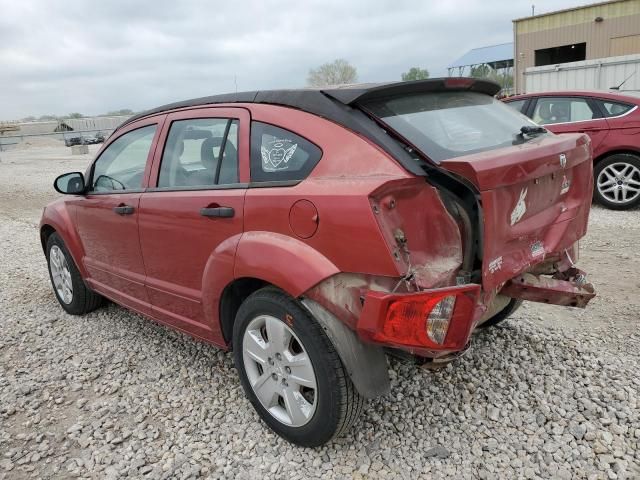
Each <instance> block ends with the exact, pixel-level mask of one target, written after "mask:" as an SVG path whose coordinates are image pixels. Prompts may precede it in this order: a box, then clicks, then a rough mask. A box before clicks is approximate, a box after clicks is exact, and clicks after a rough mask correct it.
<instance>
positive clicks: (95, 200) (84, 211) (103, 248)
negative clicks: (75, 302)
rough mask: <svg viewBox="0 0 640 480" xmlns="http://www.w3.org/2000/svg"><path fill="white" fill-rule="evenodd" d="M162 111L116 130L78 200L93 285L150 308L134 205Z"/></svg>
mask: <svg viewBox="0 0 640 480" xmlns="http://www.w3.org/2000/svg"><path fill="white" fill-rule="evenodd" d="M163 118H164V117H155V118H152V119H146V120H143V121H140V122H136V123H133V124H131V125H129V126H127V127H126V128H125V129H123V131H122V132H117V136H114V137H113V138H111V139H110V141H109V143H108V145H106V147H105V148H104V149H103V150H102V151H101V153H100V155H99V156H98V158H97V159H96V160H95V161H94V163H93V165H92V166H91V169H90V173H89V175H88V178H89V180H88V182H87V185H88V191H87V194H86V196H85V197H84V198H83V199H82V200H81V201H80V202H78V203H77V205H76V221H77V225H78V232H79V235H80V239H81V241H82V245H83V248H84V254H85V256H84V258H83V259H82V261H83V262H84V265H85V267H86V269H87V271H88V273H89V278H88V279H87V281H88V283H89V284H90V286H91V287H92V288H94V289H95V290H97V291H98V292H100V293H103V294H104V295H106V296H107V297H110V298H112V299H114V300H116V301H118V302H119V303H122V304H124V305H127V306H129V307H131V308H134V309H136V310H138V311H141V312H143V313H150V310H151V308H150V303H149V297H148V295H147V291H146V288H145V286H144V283H145V269H144V264H143V262H142V252H141V250H140V240H139V236H138V207H139V202H140V195H141V193H142V191H143V189H144V188H145V187H146V184H147V180H148V176H149V172H150V170H151V160H152V159H153V153H154V149H155V145H156V143H157V139H158V137H159V133H160V127H161V125H162V119H163Z"/></svg>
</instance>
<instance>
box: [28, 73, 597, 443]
mask: <svg viewBox="0 0 640 480" xmlns="http://www.w3.org/2000/svg"><path fill="white" fill-rule="evenodd" d="M498 90H499V87H498V86H497V85H496V84H494V83H490V82H487V81H481V80H473V79H466V78H449V79H431V80H422V81H416V82H400V83H389V84H377V85H354V86H347V87H343V88H328V89H324V90H278V91H261V92H246V93H237V94H230V95H219V96H213V97H206V98H199V99H195V100H188V101H184V102H180V103H175V104H171V105H166V106H164V107H160V108H156V109H154V110H151V111H148V112H145V113H143V114H141V115H137V116H135V117H133V118H131V119H129V120H128V121H126V122H125V123H124V124H123V125H121V126H120V127H119V128H118V129H117V130H116V131H115V132H114V133H113V134H112V135H111V137H110V138H109V139H108V140H107V142H106V143H105V144H104V146H103V147H102V149H101V150H100V152H99V153H98V155H97V157H96V159H95V160H94V161H93V163H92V164H91V166H90V167H89V168H88V170H87V171H86V172H85V173H80V172H73V173H68V174H65V175H62V176H60V177H58V178H57V179H56V181H55V188H56V190H57V191H58V192H60V193H64V194H66V196H65V197H63V198H61V199H59V200H57V201H55V202H53V203H51V204H49V205H48V206H47V207H46V208H45V210H44V213H43V216H42V221H41V224H40V236H41V241H42V247H43V248H44V251H45V254H46V257H47V262H48V266H49V272H50V276H51V282H52V285H53V290H54V292H55V295H56V297H57V298H58V300H59V302H60V304H61V305H62V307H63V308H64V309H65V310H66V311H67V312H68V313H70V314H74V315H82V314H85V313H87V312H90V311H91V310H93V309H95V308H97V307H99V306H100V304H101V303H102V301H103V299H104V298H107V299H109V300H112V301H114V302H116V303H118V304H120V305H123V306H125V307H127V308H130V309H132V310H134V311H136V312H139V313H141V314H143V315H146V316H147V317H149V318H151V319H153V320H156V321H158V322H162V323H165V324H167V325H170V326H172V327H174V328H177V329H180V330H182V331H184V332H187V333H189V334H191V335H193V336H195V337H198V338H201V339H203V340H205V341H207V342H210V343H212V344H214V345H216V346H218V347H220V348H223V349H229V350H231V349H232V350H233V352H234V359H235V363H236V367H237V369H238V373H239V375H240V380H241V382H242V385H243V387H244V389H245V392H246V394H247V397H248V398H249V400H250V401H251V403H252V404H253V406H254V407H255V409H256V410H257V412H258V413H259V415H260V416H261V417H262V419H263V420H264V421H265V423H266V424H267V425H268V426H269V427H270V428H272V429H273V430H274V431H275V432H276V433H278V434H279V435H281V436H283V437H284V438H286V439H287V440H289V441H291V442H294V443H296V444H299V445H304V446H318V445H321V444H323V443H325V442H327V441H328V440H330V439H331V438H333V437H334V436H336V435H339V434H340V433H342V432H344V431H345V430H346V429H348V428H349V427H350V426H351V425H352V424H353V423H354V422H355V420H356V418H357V417H358V414H359V413H360V411H361V410H362V408H363V404H364V400H365V399H366V398H373V397H375V396H378V395H382V394H385V393H386V392H387V391H388V389H389V386H390V382H389V376H388V371H387V355H395V356H399V357H401V358H405V359H410V360H412V361H415V362H416V363H419V364H427V363H432V364H441V363H444V362H447V361H450V360H452V359H453V358H455V357H456V356H457V355H459V354H460V353H461V352H463V351H464V350H465V349H466V348H467V347H468V346H469V343H470V338H471V334H472V332H473V331H474V329H475V328H477V327H484V326H491V325H495V324H497V323H499V322H501V321H502V320H504V319H505V318H507V317H508V316H509V315H510V314H511V313H513V311H514V310H515V309H516V308H518V306H519V305H520V304H521V302H522V301H523V300H530V301H536V302H544V303H549V304H556V305H565V306H573V307H584V306H585V305H586V304H587V303H588V302H589V300H590V299H591V298H592V297H593V296H594V291H593V287H592V286H591V285H590V284H589V283H587V281H586V276H585V274H584V272H582V271H580V270H578V268H577V267H576V265H575V263H576V262H577V260H578V240H579V239H580V238H581V237H583V236H584V235H585V233H586V229H587V220H588V216H589V207H590V200H591V195H592V188H593V187H592V186H593V178H592V159H591V145H590V141H589V138H588V137H587V136H586V135H583V134H569V135H555V134H553V133H550V132H547V131H546V130H545V129H543V128H541V127H539V126H537V125H536V124H534V123H532V122H531V121H530V120H528V119H527V117H525V116H524V115H522V114H520V113H518V112H516V111H514V110H513V109H512V108H510V107H508V106H506V105H504V104H502V103H501V102H499V101H497V100H495V99H494V98H493V95H494V94H495V93H496V92H497V91H498Z"/></svg>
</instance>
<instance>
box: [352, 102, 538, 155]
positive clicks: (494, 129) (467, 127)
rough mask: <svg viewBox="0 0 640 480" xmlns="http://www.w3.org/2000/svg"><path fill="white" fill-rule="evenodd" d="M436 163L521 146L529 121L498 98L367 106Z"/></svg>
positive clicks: (370, 103) (369, 110)
mask: <svg viewBox="0 0 640 480" xmlns="http://www.w3.org/2000/svg"><path fill="white" fill-rule="evenodd" d="M363 107H364V109H365V110H367V111H368V112H369V113H371V114H372V115H374V116H375V117H377V118H378V119H380V120H381V121H382V122H383V123H385V124H386V125H388V126H389V127H391V128H392V129H393V130H395V131H396V132H397V133H399V134H400V135H402V136H403V137H404V138H406V139H407V140H408V141H409V142H411V143H412V144H413V145H414V146H415V147H417V148H418V149H419V150H420V151H421V152H422V153H424V154H425V155H426V156H428V157H429V158H430V159H431V160H433V161H434V162H440V161H442V160H446V159H448V158H455V157H460V156H462V155H469V154H472V153H477V152H482V151H486V150H493V149H496V148H501V147H506V146H509V145H513V144H514V142H518V141H519V139H518V135H519V134H520V128H521V127H523V126H525V125H527V126H530V125H532V122H531V120H529V119H528V118H527V117H525V116H524V115H522V114H521V113H518V112H517V111H515V110H514V109H513V108H511V107H508V106H507V105H505V104H504V103H503V102H501V101H499V100H496V99H495V98H493V97H491V96H489V95H485V94H482V93H476V92H461V91H451V92H430V93H417V94H412V95H402V96H397V97H390V98H386V99H381V100H373V101H370V102H367V103H365V104H363Z"/></svg>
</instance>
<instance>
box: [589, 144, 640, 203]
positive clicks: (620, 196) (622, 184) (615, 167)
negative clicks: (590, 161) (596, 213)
mask: <svg viewBox="0 0 640 480" xmlns="http://www.w3.org/2000/svg"><path fill="white" fill-rule="evenodd" d="M593 182H594V189H593V198H594V200H595V201H596V202H598V203H599V204H600V205H602V206H604V207H607V208H610V209H612V210H627V209H629V208H633V207H635V206H637V205H638V204H640V157H639V156H637V155H632V154H630V153H617V154H615V155H611V156H609V157H606V158H604V159H602V160H600V161H599V162H598V163H597V164H596V166H595V168H594V172H593Z"/></svg>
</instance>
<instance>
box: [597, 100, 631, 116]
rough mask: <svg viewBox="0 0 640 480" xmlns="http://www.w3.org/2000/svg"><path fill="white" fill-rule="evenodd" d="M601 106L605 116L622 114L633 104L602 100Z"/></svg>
mask: <svg viewBox="0 0 640 480" xmlns="http://www.w3.org/2000/svg"><path fill="white" fill-rule="evenodd" d="M602 106H603V107H604V111H605V115H606V116H607V117H617V116H618V115H624V114H625V113H627V112H628V111H629V110H631V109H632V108H633V105H629V104H628V103H620V102H605V101H604V100H603V101H602Z"/></svg>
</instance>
